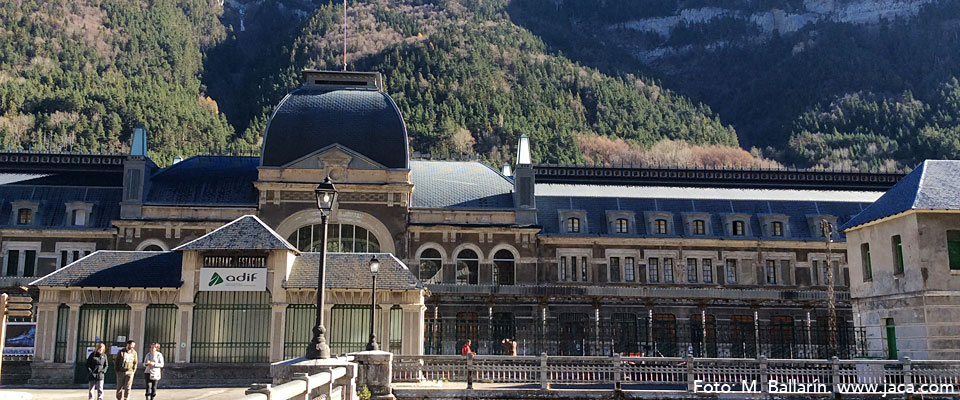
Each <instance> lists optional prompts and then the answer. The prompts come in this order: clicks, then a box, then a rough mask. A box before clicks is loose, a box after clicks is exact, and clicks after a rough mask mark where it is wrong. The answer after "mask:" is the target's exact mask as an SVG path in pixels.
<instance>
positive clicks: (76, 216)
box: [72, 210, 87, 226]
mask: <svg viewBox="0 0 960 400" xmlns="http://www.w3.org/2000/svg"><path fill="white" fill-rule="evenodd" d="M72 219H73V224H74V225H76V226H84V225H86V224H87V210H73V218H72Z"/></svg>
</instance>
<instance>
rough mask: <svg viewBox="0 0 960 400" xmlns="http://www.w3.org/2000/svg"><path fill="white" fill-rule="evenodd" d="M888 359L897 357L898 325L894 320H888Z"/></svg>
mask: <svg viewBox="0 0 960 400" xmlns="http://www.w3.org/2000/svg"><path fill="white" fill-rule="evenodd" d="M887 359H888V360H896V359H897V327H896V326H894V325H893V321H889V320H888V321H887Z"/></svg>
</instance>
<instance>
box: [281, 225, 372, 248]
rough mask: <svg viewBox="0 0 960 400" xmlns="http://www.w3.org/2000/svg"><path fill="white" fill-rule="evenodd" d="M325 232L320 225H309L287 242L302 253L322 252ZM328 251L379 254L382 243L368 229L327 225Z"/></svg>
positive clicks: (299, 230) (295, 233)
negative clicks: (321, 244) (321, 242)
mask: <svg viewBox="0 0 960 400" xmlns="http://www.w3.org/2000/svg"><path fill="white" fill-rule="evenodd" d="M322 238H323V232H322V231H321V230H320V225H319V224H316V225H307V226H304V227H301V228H300V229H297V230H296V231H295V232H293V233H292V234H290V236H289V237H287V241H288V242H290V243H291V244H293V245H294V246H296V247H297V250H300V251H318V250H320V247H319V245H320V241H321V240H322ZM327 251H331V252H338V253H377V252H379V251H380V242H379V241H378V240H377V237H376V236H374V234H373V233H372V232H370V231H368V230H367V229H365V228H363V227H361V226H357V225H349V224H329V225H327Z"/></svg>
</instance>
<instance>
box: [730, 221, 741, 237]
mask: <svg viewBox="0 0 960 400" xmlns="http://www.w3.org/2000/svg"><path fill="white" fill-rule="evenodd" d="M743 231H744V229H743V221H733V236H743V234H744V233H743Z"/></svg>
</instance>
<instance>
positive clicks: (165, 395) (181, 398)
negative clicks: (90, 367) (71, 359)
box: [0, 385, 247, 400]
mask: <svg viewBox="0 0 960 400" xmlns="http://www.w3.org/2000/svg"><path fill="white" fill-rule="evenodd" d="M245 390H247V388H243V387H233V388H164V387H163V386H160V387H159V388H158V389H157V398H158V399H160V400H167V399H170V400H194V399H196V400H200V399H202V400H235V399H239V398H242V397H243V396H244V394H243V392H244V391H245ZM103 398H104V400H113V399H115V398H116V392H115V389H114V388H113V385H107V387H106V388H105V389H104V390H103ZM130 398H131V399H134V400H140V399H143V389H142V388H140V389H137V388H134V389H133V390H131V391H130ZM0 400H87V390H86V388H76V389H37V388H7V389H0Z"/></svg>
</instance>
